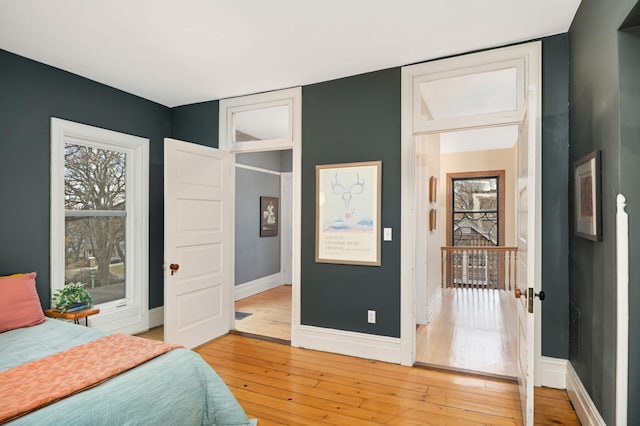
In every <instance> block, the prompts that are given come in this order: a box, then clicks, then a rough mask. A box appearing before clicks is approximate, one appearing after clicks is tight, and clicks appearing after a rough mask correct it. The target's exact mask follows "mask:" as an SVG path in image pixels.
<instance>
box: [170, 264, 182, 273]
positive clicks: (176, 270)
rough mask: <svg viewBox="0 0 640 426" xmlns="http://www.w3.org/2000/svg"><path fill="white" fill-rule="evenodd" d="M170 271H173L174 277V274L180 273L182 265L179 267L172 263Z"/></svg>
mask: <svg viewBox="0 0 640 426" xmlns="http://www.w3.org/2000/svg"><path fill="white" fill-rule="evenodd" d="M169 269H171V275H173V274H174V273H176V272H178V269H180V265H178V264H177V263H172V264H171V265H169Z"/></svg>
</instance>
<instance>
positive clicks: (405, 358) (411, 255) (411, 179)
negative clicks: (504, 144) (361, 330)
mask: <svg viewBox="0 0 640 426" xmlns="http://www.w3.org/2000/svg"><path fill="white" fill-rule="evenodd" d="M498 56H500V58H499V60H509V59H517V57H526V58H527V62H526V64H525V72H526V74H527V76H528V79H529V80H528V81H525V85H524V87H525V88H527V87H529V86H530V85H532V84H533V85H535V86H536V90H537V96H536V99H537V108H536V110H537V117H536V135H537V136H536V137H537V142H538V143H537V144H536V146H537V147H540V142H541V135H542V120H541V111H542V108H541V107H542V104H541V100H542V93H541V91H542V81H541V79H542V78H541V67H540V64H541V43H540V42H539V41H537V42H532V43H527V44H522V45H518V46H513V47H507V48H502V49H494V50H492V51H487V52H481V53H478V54H471V55H463V56H460V57H456V58H449V59H446V60H442V61H435V62H426V63H422V64H417V65H411V66H407V67H403V68H402V71H401V72H402V80H401V84H402V87H401V90H402V92H401V126H402V127H401V169H402V181H401V237H400V238H401V248H400V250H401V251H400V268H401V269H400V282H401V296H400V312H401V322H400V337H401V345H400V348H401V362H402V364H404V365H413V363H414V362H415V356H416V355H415V354H416V352H415V351H416V349H415V324H416V307H415V303H416V301H415V289H416V283H415V269H414V265H415V244H416V242H415V205H414V204H415V193H416V192H415V191H416V182H415V158H416V147H415V140H414V123H413V119H414V117H413V99H414V84H413V81H414V79H415V78H418V77H420V76H422V75H424V74H426V73H430V72H442V71H444V69H445V68H454V67H458V68H462V67H465V66H469V64H468V62H467V61H471V64H470V65H472V66H473V65H475V64H478V63H479V62H480V61H481V60H482V58H493V60H496V59H495V58H496V57H498ZM469 58H470V59H469ZM433 67H436V68H433ZM520 119H521V117H520ZM473 126H477V123H473ZM440 130H442V129H440ZM540 151H541V150H540V149H538V150H537V152H536V156H537V159H536V160H537V161H536V170H535V176H536V182H535V186H536V187H537V188H540V179H541V176H542V173H541V164H540V157H539V155H540ZM538 192H540V191H538ZM536 204H537V205H536V206H535V210H534V211H535V214H534V216H535V217H534V220H535V223H536V228H537V229H536V230H537V232H536V236H535V238H536V239H537V244H535V247H536V249H535V250H536V262H535V265H533V266H532V267H533V268H535V271H536V274H535V275H536V278H537V282H536V283H534V288H535V291H536V292H537V291H539V290H540V270H541V264H540V256H539V252H540V250H541V245H540V243H539V242H540V240H539V238H540V220H541V219H540V208H541V206H540V196H539V194H538V197H537V203H536ZM534 303H535V309H536V312H537V314H536V323H535V337H534V342H535V350H534V352H535V354H534V359H535V362H534V364H535V371H536V373H535V376H534V383H535V384H536V385H539V383H540V377H539V371H540V368H538V367H539V365H540V361H541V334H540V333H541V316H542V315H541V309H540V302H539V301H538V300H537V299H536V301H535V302H534Z"/></svg>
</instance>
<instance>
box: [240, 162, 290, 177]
mask: <svg viewBox="0 0 640 426" xmlns="http://www.w3.org/2000/svg"><path fill="white" fill-rule="evenodd" d="M236 169H246V170H252V171H254V172H260V173H267V174H270V175H276V176H280V175H282V173H280V172H277V171H275V170H269V169H263V168H262V167H256V166H250V165H248V164H241V163H236Z"/></svg>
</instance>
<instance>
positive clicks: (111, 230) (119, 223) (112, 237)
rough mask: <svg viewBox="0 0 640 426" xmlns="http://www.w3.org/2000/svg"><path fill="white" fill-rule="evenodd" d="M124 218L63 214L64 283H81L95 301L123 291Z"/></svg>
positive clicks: (110, 298)
mask: <svg viewBox="0 0 640 426" xmlns="http://www.w3.org/2000/svg"><path fill="white" fill-rule="evenodd" d="M125 220H126V218H125V217H123V216H118V217H104V216H100V217H67V218H65V283H67V282H81V283H84V285H85V288H86V289H87V290H88V291H89V294H91V298H92V299H93V303H94V304H96V305H97V304H100V303H105V302H110V301H113V300H118V299H122V298H124V297H125V295H126V293H125V266H126V256H125V253H126V247H125V227H126V225H125Z"/></svg>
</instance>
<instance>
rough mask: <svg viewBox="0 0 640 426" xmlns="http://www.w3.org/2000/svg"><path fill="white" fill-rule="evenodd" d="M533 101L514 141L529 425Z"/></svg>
mask: <svg viewBox="0 0 640 426" xmlns="http://www.w3.org/2000/svg"><path fill="white" fill-rule="evenodd" d="M537 150H538V147H537V144H536V98H535V88H530V89H529V91H528V93H527V110H526V114H525V117H524V120H523V121H522V123H521V125H520V135H519V138H518V194H517V195H518V201H517V222H518V228H517V240H518V241H517V244H518V264H517V271H518V275H517V280H516V287H517V289H516V295H518V294H521V297H519V298H518V301H517V302H518V309H517V311H518V321H517V325H518V387H519V391H520V404H521V407H522V420H523V422H524V424H525V425H526V426H532V425H533V380H534V367H535V365H534V355H535V351H534V332H535V316H534V315H535V312H534V310H533V309H532V308H533V306H532V305H533V293H534V290H535V283H536V278H537V277H536V267H535V265H536V249H537V248H536V246H535V243H536V232H537V231H538V230H537V229H536V221H535V212H534V211H530V210H529V209H530V208H534V206H536V191H538V188H537V185H536V183H537V182H536V175H535V171H536V162H537V160H538V158H537Z"/></svg>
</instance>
